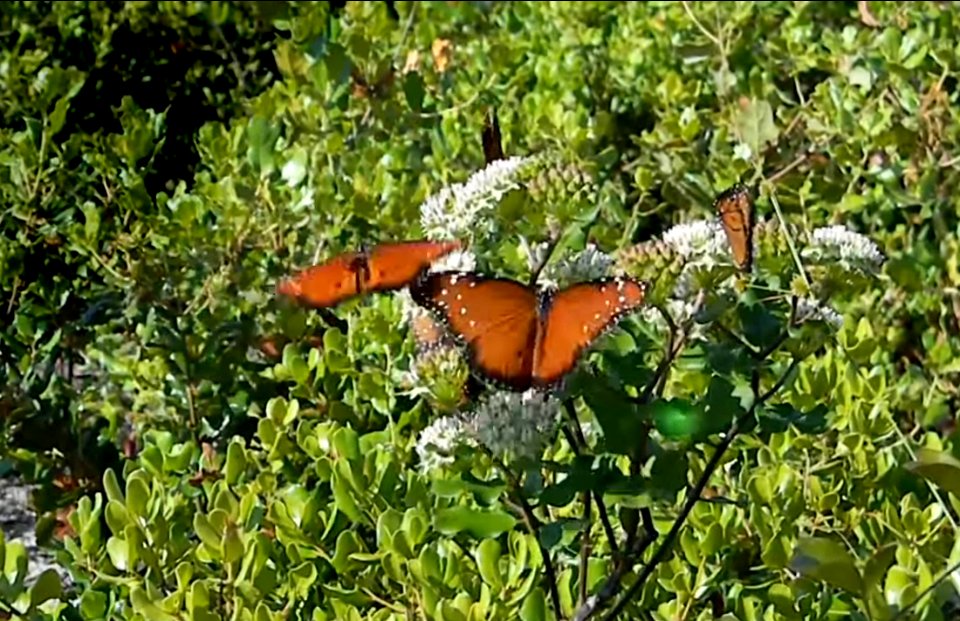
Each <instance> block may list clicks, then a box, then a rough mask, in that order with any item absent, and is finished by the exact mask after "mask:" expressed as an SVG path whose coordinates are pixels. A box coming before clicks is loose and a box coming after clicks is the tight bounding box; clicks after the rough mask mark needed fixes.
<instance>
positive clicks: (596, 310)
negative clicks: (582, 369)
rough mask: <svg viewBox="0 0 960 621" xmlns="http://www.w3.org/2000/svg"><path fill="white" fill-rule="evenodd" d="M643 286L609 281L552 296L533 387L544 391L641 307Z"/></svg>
mask: <svg viewBox="0 0 960 621" xmlns="http://www.w3.org/2000/svg"><path fill="white" fill-rule="evenodd" d="M645 293H646V285H644V284H643V283H642V282H639V281H636V280H633V279H620V278H611V279H603V280H595V281H592V282H584V283H578V284H576V285H573V286H572V287H569V288H567V289H564V290H562V291H560V292H559V293H557V294H556V296H554V298H553V300H552V301H551V303H550V306H549V310H548V312H547V316H546V320H545V321H544V327H543V331H542V333H541V335H540V339H539V340H538V342H537V347H536V357H535V358H534V361H535V362H534V367H533V383H534V385H535V386H537V387H546V386H550V385H552V384H555V383H557V382H558V381H560V380H561V379H562V378H563V376H565V375H566V374H567V373H569V372H570V371H572V370H573V369H574V367H575V366H576V365H577V362H578V361H579V358H580V353H581V352H582V351H583V350H584V349H585V348H587V347H589V346H590V345H591V344H592V343H593V342H594V341H595V340H596V339H597V338H598V337H599V336H600V335H601V334H603V332H604V331H606V330H607V329H608V328H610V327H612V326H614V325H615V324H616V323H617V322H618V321H619V320H620V319H621V318H622V317H623V316H624V315H625V314H626V313H628V312H630V311H632V310H634V309H636V308H637V307H639V306H640V305H641V304H643V300H644V297H645Z"/></svg>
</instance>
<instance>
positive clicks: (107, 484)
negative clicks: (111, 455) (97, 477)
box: [103, 468, 123, 502]
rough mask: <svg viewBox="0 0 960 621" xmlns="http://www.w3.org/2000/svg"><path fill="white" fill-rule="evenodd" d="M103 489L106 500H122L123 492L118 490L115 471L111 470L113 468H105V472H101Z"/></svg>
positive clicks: (118, 485)
mask: <svg viewBox="0 0 960 621" xmlns="http://www.w3.org/2000/svg"><path fill="white" fill-rule="evenodd" d="M103 491H104V492H105V493H106V495H107V500H116V501H118V502H123V492H122V491H121V490H120V483H119V481H117V473H116V472H114V471H113V468H107V470H106V472H104V473H103Z"/></svg>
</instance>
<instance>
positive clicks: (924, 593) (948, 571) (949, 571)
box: [890, 561, 960, 621]
mask: <svg viewBox="0 0 960 621" xmlns="http://www.w3.org/2000/svg"><path fill="white" fill-rule="evenodd" d="M958 569H960V561H957V562H956V563H954V564H953V565H951V566H950V567H948V568H947V569H946V570H945V571H944V572H943V573H942V574H941V575H940V576H939V577H938V578H937V579H936V580H934V581H933V582H931V583H930V586H928V587H927V588H925V589H924V590H923V591H921V592H920V593H919V594H918V595H917V596H916V597H914V598H913V601H911V602H910V603H909V604H907V605H906V606H904V607H903V608H901V609H900V612H898V613H897V614H895V615H893V616H892V617H891V618H890V621H897V619H899V618H900V617H902V616H904V615H905V614H907V613H908V612H909V611H910V609H911V608H913V607H914V606H916V605H917V604H919V603H920V600H922V599H923V598H924V597H926V596H927V595H928V594H929V593H930V592H931V591H933V590H934V589H935V588H937V587H938V586H940V583H941V582H943V581H944V580H946V579H947V578H949V577H950V574H952V573H953V572H955V571H957V570H958Z"/></svg>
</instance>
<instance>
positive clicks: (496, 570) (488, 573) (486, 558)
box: [476, 539, 503, 593]
mask: <svg viewBox="0 0 960 621" xmlns="http://www.w3.org/2000/svg"><path fill="white" fill-rule="evenodd" d="M500 553H501V550H500V542H498V541H497V540H496V539H484V540H483V541H481V542H480V545H479V546H477V554H476V556H477V569H479V570H480V577H481V578H483V581H484V582H486V583H487V584H489V585H490V586H491V587H493V590H494V593H496V592H498V591H499V590H500V589H501V588H503V579H502V575H501V572H500Z"/></svg>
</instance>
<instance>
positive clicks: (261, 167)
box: [247, 116, 280, 176]
mask: <svg viewBox="0 0 960 621" xmlns="http://www.w3.org/2000/svg"><path fill="white" fill-rule="evenodd" d="M279 137H280V128H279V127H277V126H275V125H273V124H272V123H270V121H268V120H267V119H265V118H263V117H261V116H255V117H253V118H251V119H250V122H249V124H248V125H247V142H248V146H247V161H248V162H250V165H251V166H252V167H253V169H254V170H256V171H258V172H259V173H260V174H261V175H262V176H266V175H269V174H270V173H272V172H273V171H274V169H275V168H276V163H275V161H274V157H275V152H274V145H276V142H277V139H278V138H279Z"/></svg>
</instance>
